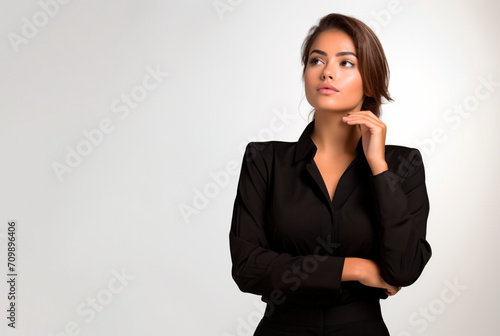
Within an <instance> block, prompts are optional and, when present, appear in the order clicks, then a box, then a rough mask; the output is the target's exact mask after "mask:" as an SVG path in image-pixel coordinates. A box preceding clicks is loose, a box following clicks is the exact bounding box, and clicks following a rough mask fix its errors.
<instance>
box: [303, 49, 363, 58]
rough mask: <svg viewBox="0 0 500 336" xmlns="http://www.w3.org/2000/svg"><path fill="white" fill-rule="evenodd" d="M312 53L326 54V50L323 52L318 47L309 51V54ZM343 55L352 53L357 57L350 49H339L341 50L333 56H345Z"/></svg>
mask: <svg viewBox="0 0 500 336" xmlns="http://www.w3.org/2000/svg"><path fill="white" fill-rule="evenodd" d="M312 53H318V54H321V55H323V56H328V55H327V53H326V52H324V51H322V50H318V49H314V50H313V51H311V53H310V54H309V55H311V54H312ZM345 55H353V56H354V57H356V58H357V57H358V56H356V54H355V53H353V52H352V51H341V52H339V53H336V54H335V56H337V57H339V56H345Z"/></svg>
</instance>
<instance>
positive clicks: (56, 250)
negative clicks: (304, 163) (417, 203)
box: [0, 0, 500, 336]
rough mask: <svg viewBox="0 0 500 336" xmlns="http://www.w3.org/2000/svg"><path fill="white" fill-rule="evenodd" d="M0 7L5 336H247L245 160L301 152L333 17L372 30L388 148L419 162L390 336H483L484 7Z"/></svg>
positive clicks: (494, 127)
mask: <svg viewBox="0 0 500 336" xmlns="http://www.w3.org/2000/svg"><path fill="white" fill-rule="evenodd" d="M1 3H2V6H1V7H2V9H1V10H0V22H1V24H0V28H1V31H0V35H1V36H3V38H2V39H0V48H1V53H0V58H1V63H0V69H1V72H0V75H1V80H0V106H1V107H0V128H1V131H0V155H1V158H2V160H1V168H0V169H1V174H0V179H1V180H0V186H1V189H2V193H1V198H0V201H1V205H2V206H1V209H2V211H1V217H0V271H1V273H0V274H1V276H0V278H1V279H7V273H8V271H7V266H6V265H7V238H8V236H7V225H8V221H9V220H16V221H17V225H18V231H17V243H18V246H17V255H16V258H17V259H16V266H17V273H18V276H17V287H16V294H17V297H16V318H17V320H16V329H12V328H10V327H8V326H7V323H8V320H7V314H8V313H7V311H6V310H7V308H8V304H10V302H11V301H9V300H8V298H7V295H8V292H9V288H8V286H7V282H6V281H1V282H0V307H1V309H0V311H2V313H1V316H0V321H2V322H1V325H0V330H1V334H2V335H29V336H31V335H44V336H45V335H57V336H64V335H68V336H69V335H93V336H98V335H123V336H126V335H127V336H128V335H175V336H177V335H179V336H183V335H188V336H190V335H210V336H212V335H213V336H229V335H251V334H252V333H253V330H254V329H255V327H256V324H257V323H258V321H259V319H260V317H261V316H262V309H263V307H264V304H263V303H262V301H260V297H258V296H256V295H252V294H246V293H242V292H240V291H239V290H238V288H237V286H236V284H235V283H234V282H233V280H232V278H231V273H230V271H231V261H230V254H229V241H228V233H229V228H230V221H231V215H232V207H233V202H234V197H235V193H236V186H237V182H238V175H239V169H240V167H241V161H242V154H243V149H244V146H245V145H246V144H247V143H248V142H249V141H265V140H284V141H297V139H298V137H299V136H300V134H301V133H302V131H303V129H304V128H305V126H306V125H307V123H308V120H310V119H308V114H309V111H310V106H309V105H308V104H307V100H306V99H305V98H304V89H303V83H302V80H301V71H302V65H301V63H300V48H301V44H302V41H303V40H304V38H305V37H306V35H307V32H308V30H309V28H310V27H311V26H313V25H315V24H316V23H317V22H318V20H319V18H321V17H322V16H324V15H326V14H328V13H331V12H338V13H342V14H347V15H352V16H355V17H357V18H359V19H361V20H363V21H364V22H367V23H368V24H369V25H370V26H371V27H372V28H373V29H374V30H375V31H376V33H377V34H378V36H379V38H380V40H381V42H382V44H383V46H384V49H385V52H386V55H387V58H388V61H389V66H390V70H391V82H390V92H391V95H392V97H393V98H394V99H395V101H394V102H393V103H390V104H385V105H384V106H383V111H382V115H381V119H382V121H383V122H384V123H386V125H387V127H388V134H387V141H386V143H387V144H399V145H405V146H410V147H416V148H419V149H420V150H421V152H422V153H423V156H424V165H425V169H426V183H427V188H428V192H429V198H430V209H431V210H430V215H429V220H428V232H427V238H428V241H429V242H430V244H431V246H432V249H433V256H432V258H431V260H430V261H429V263H428V265H427V267H426V269H425V270H424V272H423V274H422V276H421V277H420V278H419V279H418V281H417V282H416V283H415V284H414V285H412V286H410V287H407V288H403V289H402V290H401V291H400V292H399V293H398V294H397V295H396V296H394V297H390V298H388V299H387V300H385V301H382V309H383V314H384V319H385V321H386V323H387V325H388V327H389V330H390V332H391V335H396V336H408V335H439V336H441V335H473V334H474V335H496V334H498V317H497V315H498V311H499V310H500V294H499V291H498V290H497V279H498V278H499V276H500V270H499V269H498V265H499V262H500V257H499V256H500V247H499V243H498V237H499V235H500V229H499V224H500V215H499V213H498V199H499V198H498V190H499V188H500V179H499V177H498V171H497V169H498V166H499V164H500V160H499V156H498V145H499V139H500V138H499V134H500V133H499V132H498V125H499V122H500V117H499V113H498V105H499V103H500V67H499V65H498V59H500V47H499V44H498V38H499V36H498V32H499V31H500V23H499V21H498V14H500V2H499V1H490V0H481V1H474V2H473V1H451V0H439V1H430V0H419V1H416V0H399V1H398V0H377V1H373V0H366V1H349V2H340V1H324V0H321V1H320V0H314V1H290V0H287V1H284V0H281V1H263V0H254V1H245V0H217V1H214V0H207V1H203V0H191V1H159V0H156V1H153V0H146V1H138V0H137V1H132V0H126V1H125V0H121V1H118V0H108V1H95V0H94V1H92V0H89V1H81V0H71V1H69V0H65V1H62V0H60V1H56V0H41V1H34V0H31V1H7V0H2V1H1ZM276 125H277V126H278V127H277V126H276Z"/></svg>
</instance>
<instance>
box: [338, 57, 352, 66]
mask: <svg viewBox="0 0 500 336" xmlns="http://www.w3.org/2000/svg"><path fill="white" fill-rule="evenodd" d="M340 64H341V65H343V66H345V67H347V68H352V67H354V62H352V61H350V60H348V59H346V60H343V61H342V62H340Z"/></svg>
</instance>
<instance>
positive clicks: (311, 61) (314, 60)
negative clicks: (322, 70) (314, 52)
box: [309, 57, 321, 65]
mask: <svg viewBox="0 0 500 336" xmlns="http://www.w3.org/2000/svg"><path fill="white" fill-rule="evenodd" d="M318 61H321V60H320V59H319V58H317V57H314V58H312V59H311V60H310V61H309V64H313V65H315V64H316V62H318Z"/></svg>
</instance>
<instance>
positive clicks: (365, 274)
mask: <svg viewBox="0 0 500 336" xmlns="http://www.w3.org/2000/svg"><path fill="white" fill-rule="evenodd" d="M359 261H360V263H361V264H360V274H359V279H358V281H359V282H360V283H362V284H363V285H365V286H369V287H377V288H384V289H385V293H386V294H387V295H389V296H392V295H395V294H396V293H397V292H399V290H400V289H401V287H397V286H393V285H389V284H388V283H387V282H385V280H384V279H383V278H382V275H381V273H380V267H379V265H378V264H377V263H376V262H375V261H373V260H370V259H361V258H360V260H359Z"/></svg>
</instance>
